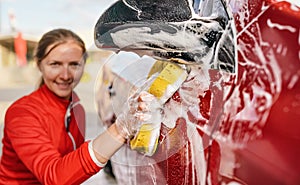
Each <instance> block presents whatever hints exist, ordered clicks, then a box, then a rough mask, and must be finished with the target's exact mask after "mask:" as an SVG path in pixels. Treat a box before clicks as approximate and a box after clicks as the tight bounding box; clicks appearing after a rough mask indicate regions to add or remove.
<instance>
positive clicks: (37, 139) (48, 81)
mask: <svg viewBox="0 0 300 185" xmlns="http://www.w3.org/2000/svg"><path fill="white" fill-rule="evenodd" d="M35 57H36V61H37V65H38V67H39V70H40V71H41V73H42V82H41V85H40V87H39V88H38V89H37V90H35V91H34V92H32V93H31V94H29V95H27V96H24V97H22V98H20V99H19V100H17V101H15V102H14V103H13V104H12V105H11V106H10V107H9V108H8V109H7V112H6V115H5V122H4V137H3V149H2V151H3V153H2V157H1V162H0V185H2V184H3V185H4V184H20V183H22V184H51V185H52V184H80V183H82V182H84V181H85V180H87V179H88V178H89V177H91V176H92V175H94V174H96V173H97V172H98V171H99V170H100V169H102V168H103V166H104V165H105V164H106V162H107V161H108V159H110V157H111V156H112V155H113V154H114V153H115V152H116V151H117V150H118V149H119V148H120V147H121V146H122V145H123V143H124V142H125V139H127V138H129V137H132V135H133V134H134V133H135V132H136V129H137V128H139V125H140V122H141V120H140V119H141V118H143V117H145V115H147V116H148V117H149V116H150V117H149V119H150V118H151V115H152V114H153V112H155V111H156V110H153V108H152V107H153V106H152V107H148V106H145V105H150V104H153V103H155V102H156V101H157V100H156V98H155V97H153V96H152V95H150V94H149V93H146V92H145V93H143V94H142V93H141V94H138V93H137V94H135V96H133V97H132V98H129V99H128V101H130V103H131V104H130V105H129V104H128V108H129V109H128V110H125V111H124V112H123V114H120V115H121V116H120V117H118V118H117V120H116V123H115V124H113V125H112V126H111V127H109V128H108V129H107V130H106V131H104V132H103V133H101V134H99V135H98V136H97V137H96V138H95V139H93V141H85V126H86V123H85V110H84V108H83V107H82V105H81V104H80V102H79V97H78V96H77V94H76V92H75V91H74V88H75V87H76V85H77V84H78V83H79V81H80V79H81V77H82V74H83V70H84V66H85V61H86V59H87V55H86V49H85V44H84V42H83V41H82V39H81V38H80V37H79V36H78V35H77V34H75V33H74V32H72V31H70V30H67V29H54V30H51V31H49V32H47V33H45V34H44V35H43V36H42V38H41V40H40V41H39V42H38V46H37V49H36V55H35ZM149 98H150V99H149ZM141 105H143V107H141ZM132 109H138V111H136V114H135V112H130V110H132Z"/></svg>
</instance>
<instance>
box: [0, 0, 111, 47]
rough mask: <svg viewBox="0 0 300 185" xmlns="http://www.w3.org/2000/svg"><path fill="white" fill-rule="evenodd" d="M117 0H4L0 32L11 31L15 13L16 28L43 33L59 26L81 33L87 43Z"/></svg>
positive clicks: (0, 18)
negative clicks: (12, 17)
mask: <svg viewBox="0 0 300 185" xmlns="http://www.w3.org/2000/svg"><path fill="white" fill-rule="evenodd" d="M114 2H115V0H0V33H8V32H9V31H10V30H11V26H10V22H9V15H10V14H11V13H12V14H14V15H15V27H16V29H17V30H18V31H21V32H23V33H26V34H30V35H32V36H36V37H37V38H40V36H41V35H42V34H43V33H44V32H46V31H48V30H50V29H52V28H57V27H64V28H69V29H72V30H73V31H75V32H76V33H78V34H79V35H80V36H81V37H82V38H83V39H84V40H85V42H86V44H87V45H90V44H92V42H93V33H94V26H95V24H96V22H97V20H98V18H99V17H100V15H101V14H102V13H103V11H104V10H106V9H107V8H108V7H109V6H110V5H112V4H113V3H114Z"/></svg>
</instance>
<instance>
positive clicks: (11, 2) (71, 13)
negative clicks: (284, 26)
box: [0, 0, 300, 46]
mask: <svg viewBox="0 0 300 185" xmlns="http://www.w3.org/2000/svg"><path fill="white" fill-rule="evenodd" d="M115 1H116V0H0V33H8V32H9V31H10V23H9V14H10V12H11V13H13V14H14V15H15V20H16V21H15V27H16V29H17V30H19V31H21V32H24V33H26V34H30V35H32V36H36V37H37V38H40V36H41V34H42V33H44V32H45V31H48V30H50V29H52V28H57V27H64V28H69V29H72V30H73V31H75V32H76V33H78V34H79V35H80V36H81V37H82V38H83V39H84V40H85V42H86V44H87V46H88V45H92V44H93V38H94V35H93V34H94V26H95V24H96V22H97V20H98V18H99V17H100V15H101V14H102V13H103V11H104V10H106V9H107V8H108V7H109V6H110V5H112V4H113V3H114V2H115ZM241 1H243V0H241ZM287 1H290V2H293V3H294V4H297V5H299V6H300V0H287Z"/></svg>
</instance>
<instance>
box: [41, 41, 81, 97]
mask: <svg viewBox="0 0 300 185" xmlns="http://www.w3.org/2000/svg"><path fill="white" fill-rule="evenodd" d="M51 47H52V46H49V47H48V48H47V49H49V48H51ZM82 56H83V53H82V49H81V47H80V46H79V45H78V44H77V43H76V42H74V41H72V40H70V41H68V42H66V43H63V44H60V45H58V46H57V47H55V48H54V49H53V50H52V51H51V52H50V53H49V55H48V56H47V57H46V58H44V59H43V60H42V61H41V63H40V64H39V69H40V71H41V73H42V77H43V79H44V82H45V84H46V85H47V87H48V88H49V89H50V90H51V91H52V92H54V93H55V94H56V95H57V96H59V97H61V98H64V99H69V98H70V96H71V93H72V90H73V89H74V88H75V86H76V85H77V84H78V83H79V81H80V78H81V76H82V74H83V70H84V64H85V62H84V60H83V57H82Z"/></svg>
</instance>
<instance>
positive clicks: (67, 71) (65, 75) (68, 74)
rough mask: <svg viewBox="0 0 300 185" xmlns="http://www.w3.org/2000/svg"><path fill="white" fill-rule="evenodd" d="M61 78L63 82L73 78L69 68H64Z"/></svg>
mask: <svg viewBox="0 0 300 185" xmlns="http://www.w3.org/2000/svg"><path fill="white" fill-rule="evenodd" d="M60 77H61V79H63V80H66V81H67V80H69V79H70V78H71V72H70V69H69V67H68V66H63V67H62V71H61V73H60Z"/></svg>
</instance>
